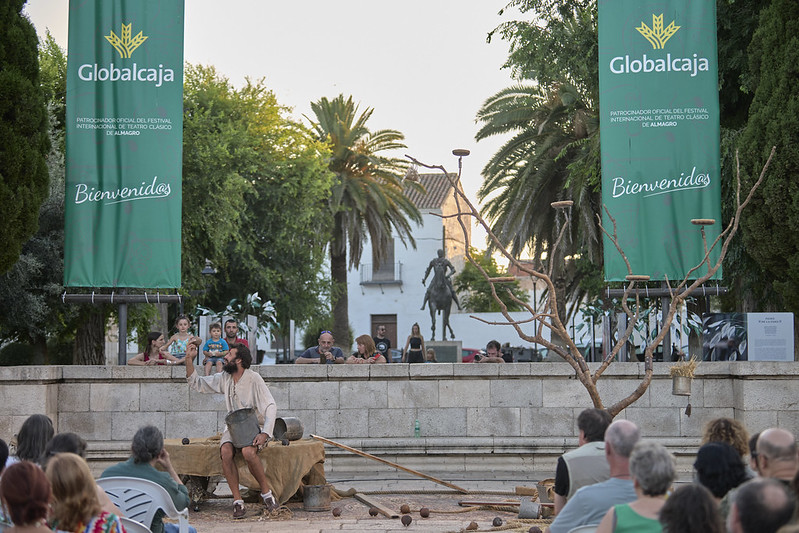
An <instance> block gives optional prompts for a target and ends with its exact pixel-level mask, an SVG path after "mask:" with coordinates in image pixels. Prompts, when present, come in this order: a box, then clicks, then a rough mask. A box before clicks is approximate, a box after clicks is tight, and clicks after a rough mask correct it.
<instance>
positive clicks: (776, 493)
mask: <svg viewBox="0 0 799 533" xmlns="http://www.w3.org/2000/svg"><path fill="white" fill-rule="evenodd" d="M761 438H762V435H761ZM795 507H796V499H795V498H794V497H793V496H791V495H790V494H789V493H788V491H787V490H785V486H784V485H783V484H782V483H780V482H779V481H778V480H776V479H769V478H758V479H753V480H751V481H747V482H746V483H744V484H743V485H741V486H740V487H739V488H738V490H737V491H735V497H734V498H733V501H732V506H731V507H730V515H729V516H728V517H727V531H729V532H730V533H776V532H777V530H779V529H780V528H781V527H782V526H784V525H785V524H787V523H788V522H789V521H790V520H791V517H793V512H794V508H795Z"/></svg>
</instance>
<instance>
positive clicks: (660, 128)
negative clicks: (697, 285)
mask: <svg viewBox="0 0 799 533" xmlns="http://www.w3.org/2000/svg"><path fill="white" fill-rule="evenodd" d="M598 6H599V90H600V110H601V113H600V135H601V144H602V202H603V204H604V205H605V206H606V207H607V209H608V210H609V211H610V215H611V216H612V217H613V218H614V219H615V220H616V227H617V232H618V238H619V243H620V245H621V247H622V249H623V250H624V252H625V254H626V255H627V257H628V259H629V261H630V265H631V267H632V273H633V274H636V275H649V276H651V279H653V280H663V279H666V278H668V279H669V280H681V279H683V278H684V277H685V276H686V274H688V272H689V271H690V270H691V269H692V268H693V267H695V266H696V265H698V264H699V263H700V262H701V260H702V258H703V257H704V254H705V251H704V248H703V244H702V239H701V235H700V232H699V226H696V225H694V224H692V223H691V220H692V219H713V220H715V224H713V225H711V226H707V227H706V232H707V235H708V241H709V242H711V243H712V241H713V240H714V239H715V238H716V236H718V234H719V232H720V227H721V186H720V176H719V174H720V162H719V104H718V74H717V71H718V65H717V51H716V4H715V1H714V0H667V1H664V0H599V3H598ZM602 221H603V224H604V225H605V227H606V228H607V229H608V231H612V225H613V223H612V221H611V219H610V218H609V217H608V214H607V213H605V212H604V211H603V218H602ZM604 250H605V279H606V280H608V281H618V280H623V279H624V278H625V276H626V275H627V268H626V265H625V264H624V261H623V259H622V258H621V256H620V255H619V253H618V251H617V250H616V248H615V246H614V245H613V244H612V243H611V242H610V240H609V239H608V238H607V237H606V238H605V242H604ZM713 257H716V258H717V257H718V249H716V251H715V253H714V255H713ZM704 271H706V269H704ZM704 271H699V272H695V273H694V274H692V275H691V276H690V277H691V278H692V279H695V278H697V277H698V276H699V275H701V274H702V273H704ZM720 276H721V270H719V271H718V272H717V274H716V277H720Z"/></svg>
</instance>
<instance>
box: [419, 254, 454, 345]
mask: <svg viewBox="0 0 799 533" xmlns="http://www.w3.org/2000/svg"><path fill="white" fill-rule="evenodd" d="M431 270H432V271H433V280H432V281H431V282H430V286H429V287H427V292H425V294H424V302H422V311H424V307H425V305H427V304H428V303H429V305H428V307H429V309H430V320H431V321H432V322H433V327H432V334H431V336H430V340H431V341H434V340H436V313H443V314H444V318H443V322H444V325H443V326H442V328H441V340H442V341H443V340H446V337H447V329H449V334H450V337H451V338H453V339H454V338H455V334H454V333H453V332H452V326H450V325H449V312H450V308H451V307H452V302H453V301H454V302H455V305H457V306H458V309H460V308H461V305H460V304H459V303H458V296H457V295H456V294H455V289H454V288H453V287H452V279H451V278H452V275H453V274H454V273H455V267H454V266H452V263H450V262H449V260H448V259H447V258H446V257H444V250H439V251H438V257H436V258H434V259H433V260H432V261H430V264H429V265H427V270H425V272H424V278H422V285H424V284H425V282H426V281H427V276H428V275H429V274H430V271H431Z"/></svg>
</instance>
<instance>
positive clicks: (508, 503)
mask: <svg viewBox="0 0 799 533" xmlns="http://www.w3.org/2000/svg"><path fill="white" fill-rule="evenodd" d="M536 503H538V504H539V505H540V506H541V507H555V504H554V503H539V502H536ZM458 505H460V506H461V507H478V506H481V505H498V506H502V505H504V506H512V507H513V506H516V505H521V502H519V501H505V502H502V501H499V502H498V501H487V500H460V501H459V502H458Z"/></svg>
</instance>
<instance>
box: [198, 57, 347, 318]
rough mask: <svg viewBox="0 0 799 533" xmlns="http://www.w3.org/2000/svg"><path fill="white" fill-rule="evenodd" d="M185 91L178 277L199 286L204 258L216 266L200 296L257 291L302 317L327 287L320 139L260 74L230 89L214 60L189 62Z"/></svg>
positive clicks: (325, 183) (326, 189) (284, 312)
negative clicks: (208, 63) (292, 113)
mask: <svg viewBox="0 0 799 533" xmlns="http://www.w3.org/2000/svg"><path fill="white" fill-rule="evenodd" d="M184 99H185V114H184V120H185V123H184V189H183V198H184V211H183V213H184V214H183V220H184V233H183V239H184V243H183V244H184V248H183V268H184V270H183V279H184V285H187V286H188V287H189V288H194V289H198V288H201V287H203V286H204V284H205V283H206V280H204V279H201V276H200V274H199V272H200V271H201V270H202V268H203V266H204V263H205V259H206V258H208V259H210V260H211V261H212V263H213V264H214V266H215V267H216V268H217V269H218V271H219V274H218V275H217V276H215V278H216V282H215V285H214V286H212V287H211V290H210V292H209V293H208V294H207V295H206V298H207V299H206V301H207V303H208V305H210V306H212V307H219V308H221V307H223V306H224V305H225V304H226V303H227V302H229V301H230V300H231V299H240V298H243V297H244V295H246V294H252V293H257V294H263V295H266V297H267V298H268V299H269V300H271V301H272V302H273V304H274V306H275V310H276V312H277V315H278V316H279V317H280V322H281V323H283V324H285V327H288V323H289V319H294V320H296V321H297V322H298V323H299V324H302V323H303V322H304V321H306V320H308V319H309V318H310V317H312V316H315V315H316V314H318V310H319V306H320V304H319V302H320V301H322V300H324V299H325V297H326V294H327V292H328V289H329V284H328V282H327V280H325V279H324V277H322V276H321V275H320V270H321V264H322V261H323V260H324V245H325V243H326V242H327V236H328V227H329V224H330V220H331V217H330V215H329V211H328V210H327V207H326V201H327V199H328V198H329V196H330V187H331V184H332V174H331V173H330V172H329V171H328V170H327V164H326V158H327V157H328V155H329V151H328V148H327V147H326V145H325V144H324V143H322V142H320V141H318V140H317V139H316V138H315V136H314V135H313V134H312V133H311V132H310V131H309V130H308V129H307V128H305V127H303V126H302V125H300V124H298V123H296V122H294V121H292V120H290V119H289V118H287V116H286V115H287V110H286V109H285V108H282V107H280V106H279V105H278V103H277V100H276V99H275V96H274V94H273V93H272V92H271V91H269V90H268V89H267V88H266V87H265V85H264V84H263V81H262V80H261V81H258V82H252V81H250V80H248V81H247V83H246V84H245V85H244V87H243V88H241V89H235V88H234V87H233V86H232V85H231V84H230V83H229V82H228V80H227V79H226V78H224V77H223V76H221V75H219V74H218V73H217V72H216V71H215V70H214V69H213V67H202V66H191V65H190V66H189V67H187V69H186V89H185V92H184ZM220 191H221V193H220Z"/></svg>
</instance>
